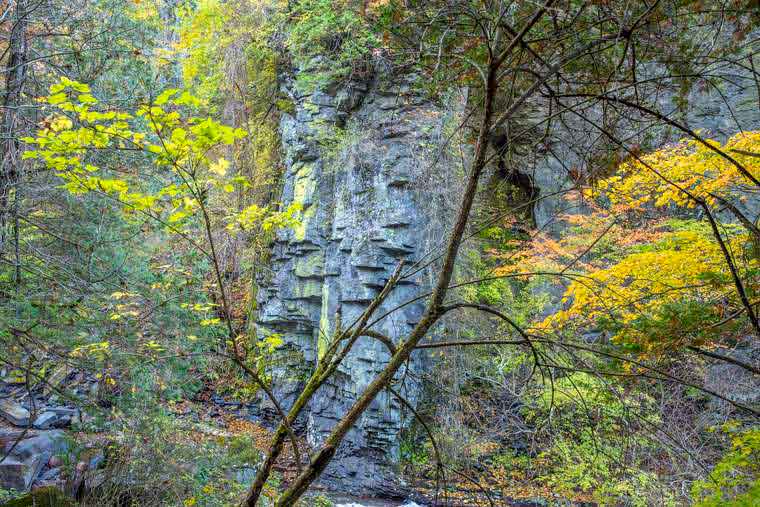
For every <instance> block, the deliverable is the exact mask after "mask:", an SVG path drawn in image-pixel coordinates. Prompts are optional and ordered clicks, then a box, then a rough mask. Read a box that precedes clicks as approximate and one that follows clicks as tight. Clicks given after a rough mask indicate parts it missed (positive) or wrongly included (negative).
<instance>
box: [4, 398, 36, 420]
mask: <svg viewBox="0 0 760 507" xmlns="http://www.w3.org/2000/svg"><path fill="white" fill-rule="evenodd" d="M0 417H2V418H3V419H5V420H6V421H8V422H9V423H11V424H13V425H15V426H22V427H25V426H29V417H30V414H29V411H28V410H27V409H25V408H24V407H23V406H21V404H20V403H18V402H16V401H15V400H13V399H11V398H3V399H0Z"/></svg>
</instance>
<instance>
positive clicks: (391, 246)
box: [257, 72, 455, 492]
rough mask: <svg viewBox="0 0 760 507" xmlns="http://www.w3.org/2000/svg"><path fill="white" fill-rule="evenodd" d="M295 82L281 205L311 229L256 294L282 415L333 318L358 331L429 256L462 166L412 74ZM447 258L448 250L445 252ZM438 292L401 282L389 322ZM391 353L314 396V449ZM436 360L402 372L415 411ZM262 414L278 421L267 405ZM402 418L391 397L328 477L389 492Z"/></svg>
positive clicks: (402, 325)
mask: <svg viewBox="0 0 760 507" xmlns="http://www.w3.org/2000/svg"><path fill="white" fill-rule="evenodd" d="M296 77H297V73H296V75H295V76H294V75H291V76H289V77H288V79H286V80H285V82H284V84H283V90H284V92H285V93H286V94H287V95H288V96H289V98H290V100H291V101H292V104H293V108H292V110H291V111H290V112H289V113H287V114H283V116H282V120H281V125H280V130H281V137H282V146H283V152H284V162H285V175H284V188H283V191H282V197H281V201H282V203H283V205H284V206H287V205H289V204H290V203H292V202H298V203H300V204H301V206H302V211H301V213H300V215H301V216H300V217H299V218H300V222H301V223H300V225H299V226H298V227H296V228H295V229H293V230H288V231H286V232H282V233H280V234H279V235H278V236H277V239H276V242H275V245H274V248H273V253H272V259H271V263H270V267H271V274H270V276H269V279H268V280H267V281H265V282H264V283H263V284H262V286H261V288H260V290H259V294H258V302H259V316H258V322H257V329H258V333H259V337H263V336H266V335H269V334H272V333H277V334H279V335H280V336H281V337H282V339H283V340H284V344H283V346H282V347H280V348H279V350H278V351H277V352H276V354H275V358H273V361H272V365H273V366H272V369H271V374H272V376H273V385H274V386H275V388H276V391H275V394H276V395H277V397H278V398H279V399H280V400H281V401H282V403H283V405H284V406H289V405H290V404H292V403H293V401H294V399H295V397H296V396H297V394H298V392H299V390H300V388H301V386H302V385H303V382H304V379H306V378H307V376H308V374H309V372H310V371H311V369H312V368H313V366H314V364H315V361H316V360H317V357H318V355H319V354H320V353H321V350H322V347H323V346H324V344H325V343H326V337H327V336H330V335H331V333H332V332H333V331H334V326H335V316H336V312H337V311H338V309H339V308H340V311H341V316H342V322H343V323H344V325H345V324H348V323H350V322H352V321H353V320H354V319H355V318H356V317H357V316H358V315H359V314H360V313H361V312H362V311H363V310H364V308H365V307H366V305H367V304H368V303H369V302H370V301H371V300H372V299H373V298H374V296H375V295H377V294H378V292H379V291H380V290H381V288H382V287H383V285H384V284H385V282H386V281H387V279H388V278H389V277H390V275H391V273H392V272H393V271H394V269H395V268H396V266H397V265H398V263H399V262H400V261H402V260H403V261H405V263H406V266H407V267H411V266H412V265H413V264H414V263H415V262H417V261H420V260H423V259H424V260H429V258H430V254H431V252H432V254H435V253H436V245H437V244H438V245H439V243H440V240H441V239H442V237H444V227H445V226H444V222H445V221H446V217H445V211H443V210H445V209H447V205H446V203H445V202H444V201H445V199H446V194H447V193H450V192H451V191H450V189H449V188H448V187H449V185H445V184H443V182H444V180H446V179H449V180H450V178H451V177H452V174H451V173H452V171H453V167H454V166H453V164H452V162H451V159H450V157H448V156H447V154H446V151H445V150H442V146H443V145H444V144H445V139H444V138H445V134H444V130H445V128H446V125H447V124H448V123H447V122H449V121H450V119H451V116H452V115H454V114H455V113H454V112H447V109H446V108H443V107H441V106H438V105H435V104H433V103H431V102H430V101H429V100H427V99H426V98H424V97H423V96H421V95H420V94H419V93H418V92H417V91H415V90H416V89H418V88H419V87H418V86H415V83H414V78H413V77H406V78H402V77H398V76H395V77H392V78H391V76H389V75H383V73H382V72H380V73H379V74H377V75H376V77H375V78H374V79H373V80H371V81H369V82H363V83H356V82H353V83H349V84H343V85H335V86H332V87H327V89H324V88H323V89H322V90H319V91H313V92H310V93H303V92H301V91H299V90H298V87H297V86H296V85H295V78H296ZM438 249H440V246H438ZM429 286H430V272H429V269H423V270H421V271H419V272H417V273H416V274H415V275H414V276H412V277H409V278H406V279H403V280H402V281H401V283H400V285H399V286H398V287H397V288H396V289H395V290H394V291H393V292H392V293H391V295H390V297H389V298H388V300H387V301H386V302H385V304H384V305H383V307H382V308H381V309H380V311H379V312H378V314H382V313H384V312H385V311H387V310H389V309H391V308H394V307H395V306H397V305H399V304H401V303H403V302H406V301H408V300H410V299H413V298H414V297H416V296H418V295H419V294H420V293H422V292H424V291H425V289H426V288H428V287H429ZM422 303H423V302H416V303H413V304H409V305H407V306H404V307H403V308H402V309H400V310H399V311H397V312H394V313H393V314H392V315H391V316H389V317H388V318H387V319H384V320H383V321H382V322H379V323H378V324H377V325H376V326H375V328H374V329H375V330H377V331H380V332H382V333H384V334H385V335H386V336H389V337H391V338H392V339H394V340H397V339H398V338H399V337H403V336H405V334H406V333H407V332H408V331H409V330H410V329H411V328H412V326H413V325H414V324H415V323H416V322H417V321H418V320H419V318H420V317H421V314H422V311H423V304H422ZM388 358H389V353H388V351H387V349H386V348H385V347H384V346H383V345H382V344H381V343H380V342H378V341H376V340H372V339H370V338H363V339H361V340H360V341H359V342H358V343H357V344H356V346H355V347H354V349H353V350H352V352H351V354H350V355H349V356H348V357H347V359H346V360H345V361H344V363H343V364H342V365H341V367H340V369H339V371H338V372H337V374H336V375H335V376H334V378H333V379H332V380H331V381H329V382H328V383H327V384H326V385H324V386H323V387H322V388H321V389H320V390H319V391H318V393H317V394H316V395H315V397H314V399H313V400H312V402H311V404H310V406H309V407H308V409H307V410H306V412H307V413H306V416H305V417H304V418H303V419H302V420H301V421H299V424H298V426H299V429H300V430H302V431H305V434H306V436H307V439H308V441H309V442H310V444H312V445H316V444H317V443H319V442H320V441H321V440H322V439H323V438H324V437H325V436H326V435H327V434H328V433H329V430H330V428H331V427H332V426H333V424H334V423H335V422H336V421H337V420H338V419H339V418H340V417H341V416H342V415H343V414H344V413H345V412H346V411H347V410H348V408H349V407H350V405H351V403H352V402H353V401H354V400H355V399H356V397H357V396H358V394H359V393H360V392H361V391H362V390H363V388H364V387H365V386H366V385H367V384H368V383H369V382H370V381H371V380H372V379H373V377H374V376H375V375H376V374H377V373H379V372H380V371H381V369H382V367H383V365H384V364H385V363H386V362H387V360H388ZM425 363H426V359H425V357H423V356H422V354H420V355H415V357H413V359H412V360H411V361H410V362H409V363H408V365H407V367H406V368H405V369H402V371H401V372H400V374H399V378H403V384H402V387H401V388H400V389H401V391H402V393H403V394H404V395H405V396H406V397H407V399H409V400H410V401H411V402H412V403H414V402H415V400H416V399H417V398H418V395H419V392H420V386H419V383H418V380H417V379H416V377H415V373H416V372H419V371H420V370H421V369H423V368H425ZM262 413H263V415H264V416H265V417H270V418H272V419H274V417H275V414H274V411H273V410H272V407H268V406H267V405H266V402H265V401H262ZM403 424H404V421H403V420H402V410H401V407H400V402H399V401H398V400H397V399H395V398H394V397H393V396H392V395H391V394H390V393H385V394H382V395H380V396H379V397H378V398H377V399H376V400H375V402H374V403H373V404H372V406H371V407H370V409H369V410H367V412H366V413H365V414H364V416H363V417H362V418H361V419H360V420H359V422H358V424H357V425H356V426H355V428H354V429H353V430H352V432H351V433H350V434H349V435H348V437H347V438H346V439H345V441H344V443H343V445H342V446H341V448H340V449H339V451H338V455H337V457H336V459H335V460H334V461H333V462H332V463H331V465H330V467H329V468H328V470H327V471H326V473H325V475H324V477H323V481H324V482H327V483H329V484H330V486H332V487H336V488H341V489H343V490H344V491H359V492H366V491H369V490H373V491H381V490H383V489H384V488H385V486H386V485H387V483H388V478H389V477H390V475H389V465H390V464H391V463H392V462H393V461H394V458H395V457H396V456H395V455H396V454H397V451H398V442H399V431H400V429H401V428H402V425H403Z"/></svg>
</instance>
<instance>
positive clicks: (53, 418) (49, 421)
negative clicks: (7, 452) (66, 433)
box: [33, 411, 60, 430]
mask: <svg viewBox="0 0 760 507" xmlns="http://www.w3.org/2000/svg"><path fill="white" fill-rule="evenodd" d="M59 420H60V417H59V416H58V414H56V413H55V412H49V411H45V412H43V413H41V414H40V415H39V416H37V419H35V420H34V423H33V426H34V427H35V428H37V429H38V430H47V429H50V428H55V427H57V426H56V423H57V422H59Z"/></svg>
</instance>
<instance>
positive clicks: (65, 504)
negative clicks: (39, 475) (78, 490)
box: [0, 487, 76, 507]
mask: <svg viewBox="0 0 760 507" xmlns="http://www.w3.org/2000/svg"><path fill="white" fill-rule="evenodd" d="M75 506H76V503H75V502H74V500H72V499H71V498H69V497H68V496H66V495H65V494H64V493H63V491H61V490H60V489H58V488H54V487H47V488H40V489H36V490H34V491H32V492H31V493H27V494H26V495H24V496H21V497H19V498H15V499H13V500H11V501H10V502H6V503H4V504H2V506H0V507H75Z"/></svg>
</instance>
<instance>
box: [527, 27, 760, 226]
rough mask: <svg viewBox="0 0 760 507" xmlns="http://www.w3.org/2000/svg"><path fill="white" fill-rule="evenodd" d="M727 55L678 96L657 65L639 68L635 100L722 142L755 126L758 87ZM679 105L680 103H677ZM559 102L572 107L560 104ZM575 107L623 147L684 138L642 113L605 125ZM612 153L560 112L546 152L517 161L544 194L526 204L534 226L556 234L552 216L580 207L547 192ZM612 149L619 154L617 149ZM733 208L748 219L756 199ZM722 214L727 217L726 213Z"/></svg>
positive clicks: (599, 116) (758, 33) (743, 59)
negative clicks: (529, 205) (531, 209)
mask: <svg viewBox="0 0 760 507" xmlns="http://www.w3.org/2000/svg"><path fill="white" fill-rule="evenodd" d="M723 29H724V33H723V34H721V35H720V37H722V40H723V43H727V40H728V39H729V38H730V36H731V34H732V33H733V32H732V30H733V28H732V27H731V26H730V25H726V26H724V27H723ZM699 37H707V38H709V39H712V38H713V37H716V35H715V34H714V33H710V34H708V35H705V34H695V41H696V40H699ZM758 37H760V30H754V31H753V32H752V33H751V34H749V35H748V36H747V40H755V41H757V39H758ZM750 46H751V45H750ZM745 53H746V51H745ZM735 59H736V61H737V62H738V63H737V64H736V65H726V64H725V62H723V61H722V60H716V61H714V62H712V63H707V64H704V65H703V66H701V67H699V68H698V69H697V70H698V72H700V73H702V74H705V75H709V76H712V77H711V80H710V81H709V82H708V81H706V80H704V79H699V80H697V81H695V82H694V83H692V85H691V86H690V87H689V89H688V92H686V93H685V94H682V93H681V92H680V91H679V87H678V83H679V81H677V80H675V81H674V80H671V79H668V78H667V76H668V74H669V72H670V71H668V70H667V69H666V68H665V67H664V66H662V65H660V64H657V63H651V62H650V63H647V64H645V65H641V67H640V69H639V72H640V76H639V79H640V80H641V81H642V82H643V83H645V84H643V85H641V86H640V87H639V89H638V93H639V97H640V98H641V99H642V102H643V103H644V104H645V105H647V107H649V108H651V109H653V110H655V111H657V112H659V113H661V114H663V115H666V116H669V117H672V118H673V119H675V120H677V121H678V122H679V123H681V124H682V125H684V126H686V127H688V128H690V129H692V130H695V131H699V132H701V134H702V135H703V136H705V137H708V138H712V139H716V140H718V141H720V142H725V141H726V140H727V139H728V138H730V137H731V136H733V135H734V134H736V133H738V132H742V131H751V130H758V129H760V114H759V113H758V108H760V96H758V93H759V92H758V90H759V89H758V86H757V83H756V82H755V79H754V77H753V75H752V72H751V71H750V70H748V68H747V66H748V65H749V64H748V63H747V54H737V55H736V56H735ZM755 61H757V57H755ZM620 96H621V97H622V98H627V99H629V100H632V96H631V92H630V90H629V91H627V92H621V93H620ZM679 103H682V104H687V106H685V108H684V107H680V106H679ZM566 105H573V106H576V105H577V104H576V103H573V102H570V101H567V102H566ZM536 107H537V108H538V111H539V114H538V116H539V117H540V116H541V115H542V114H544V113H545V110H547V109H548V108H546V107H545V106H543V105H541V104H538V105H537V106H536ZM576 109H577V107H576ZM579 110H581V111H583V112H584V114H585V115H586V116H587V117H588V118H589V119H590V120H591V121H592V122H593V123H596V124H597V125H606V128H607V130H609V131H611V132H612V133H613V134H615V135H616V136H617V137H618V138H619V139H623V140H625V142H626V143H627V144H628V145H629V146H630V145H634V144H638V145H639V146H640V147H641V148H642V150H643V151H645V152H648V151H653V150H656V149H659V148H661V147H663V146H664V145H666V144H668V143H673V142H677V141H679V140H680V139H683V138H686V137H688V135H687V134H686V133H684V132H682V131H680V130H678V129H676V128H674V127H670V126H664V125H663V123H662V122H661V121H660V120H659V119H657V118H656V117H654V116H652V115H649V114H646V113H635V112H634V111H632V110H629V111H627V113H626V114H625V115H624V116H623V117H622V118H620V119H617V120H616V123H615V124H613V125H608V124H606V123H605V116H604V112H603V111H602V108H601V107H599V106H598V105H594V106H593V107H580V109H579ZM615 151H619V147H618V146H616V145H615V144H614V143H610V142H609V140H608V139H606V138H605V137H604V136H601V135H600V134H599V130H598V129H596V128H595V127H594V126H593V125H592V124H591V123H589V122H585V121H582V120H580V119H578V118H577V117H576V116H574V115H572V114H571V115H567V116H566V117H564V118H563V121H562V122H561V125H555V128H554V129H553V133H552V142H551V149H550V150H546V151H541V152H537V153H534V154H533V156H532V157H531V158H530V160H526V161H525V162H526V164H525V165H526V166H527V167H530V168H531V169H530V172H531V175H532V176H533V178H534V180H535V184H536V186H537V187H538V188H540V189H541V196H547V197H546V198H542V199H541V200H539V201H538V202H537V203H536V205H535V206H534V212H535V217H536V225H537V227H538V228H544V229H547V230H549V231H552V232H555V233H556V232H559V231H561V230H562V229H563V225H562V223H561V221H557V220H556V217H557V215H558V214H561V213H564V212H568V211H569V212H577V210H578V209H583V208H584V206H583V204H582V203H581V202H579V200H568V199H566V198H565V196H564V195H561V194H559V195H555V194H557V193H560V192H562V191H563V190H565V189H568V188H572V187H573V185H574V183H573V182H572V181H571V179H570V178H569V174H570V173H571V172H573V171H575V172H576V173H579V174H589V173H596V174H599V175H603V173H601V174H600V172H599V169H600V167H599V166H600V158H599V156H600V155H602V154H605V153H610V152H615ZM620 153H621V155H623V156H627V154H626V153H624V152H620ZM737 205H739V207H740V208H743V209H744V211H746V212H747V213H748V214H749V215H750V218H752V219H754V218H756V217H757V216H758V214H760V203H758V201H757V199H754V201H753V200H752V199H750V201H748V202H740V203H737ZM726 218H727V219H728V220H732V219H733V218H731V217H728V216H727V217H726Z"/></svg>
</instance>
